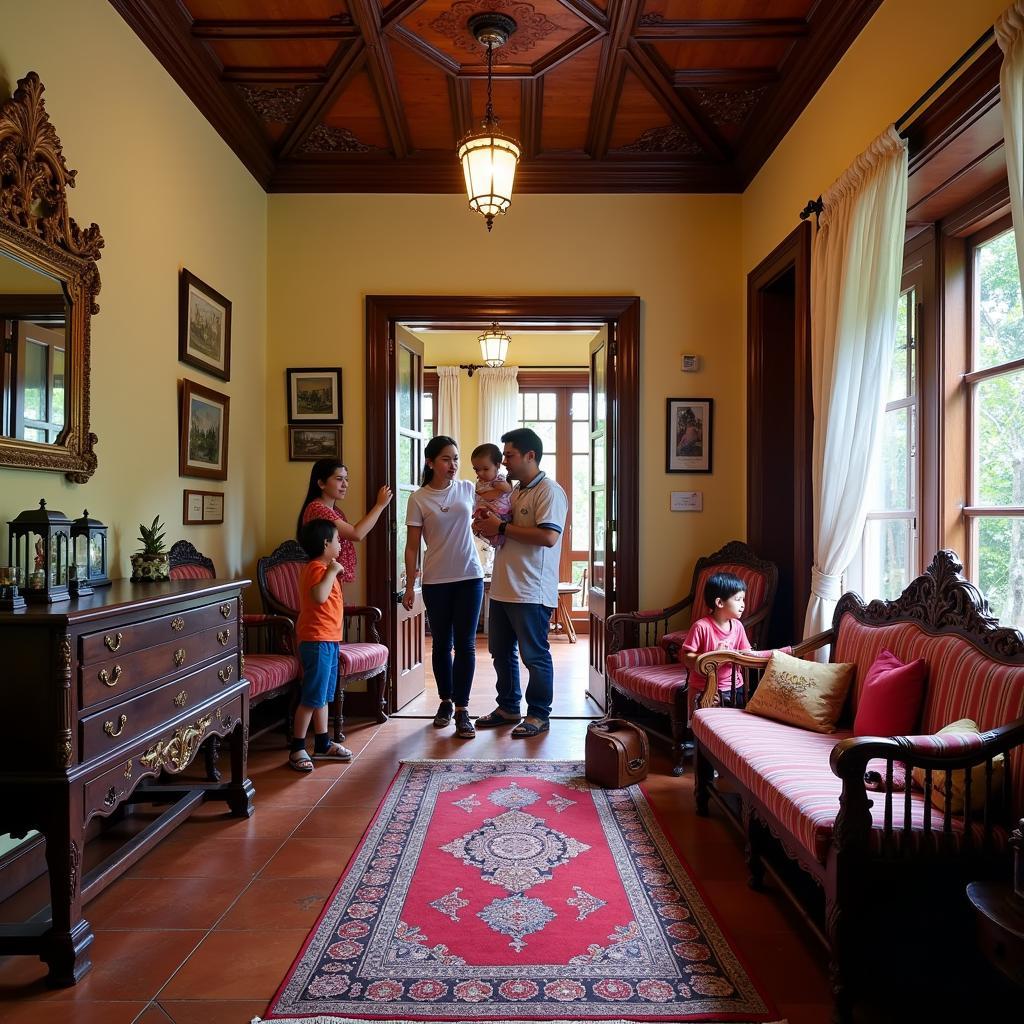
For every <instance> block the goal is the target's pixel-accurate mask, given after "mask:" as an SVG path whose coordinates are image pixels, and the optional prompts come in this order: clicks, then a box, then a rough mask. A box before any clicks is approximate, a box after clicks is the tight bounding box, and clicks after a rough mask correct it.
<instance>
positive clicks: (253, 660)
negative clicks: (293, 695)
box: [245, 654, 302, 700]
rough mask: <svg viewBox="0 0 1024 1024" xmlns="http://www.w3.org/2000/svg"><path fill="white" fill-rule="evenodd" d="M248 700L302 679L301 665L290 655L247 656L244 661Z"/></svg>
mask: <svg viewBox="0 0 1024 1024" xmlns="http://www.w3.org/2000/svg"><path fill="white" fill-rule="evenodd" d="M245 678H246V679H248V680H249V699H250V700H252V699H253V698H254V697H258V696H260V695H261V694H264V693H269V692H270V691H271V690H278V689H280V688H281V687H283V686H286V685H287V684H288V683H290V682H293V681H295V682H297V681H298V680H299V679H301V678H302V665H301V664H300V662H299V659H298V658H295V657H293V656H292V655H290V654H249V655H247V656H246V659H245Z"/></svg>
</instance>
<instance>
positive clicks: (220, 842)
mask: <svg viewBox="0 0 1024 1024" xmlns="http://www.w3.org/2000/svg"><path fill="white" fill-rule="evenodd" d="M280 845H281V840H280V839H261V838H238V839H236V838H230V837H222V836H211V837H210V838H209V839H206V840H204V841H203V842H202V843H195V842H190V841H188V840H182V839H179V838H177V836H172V837H171V838H170V839H167V840H165V841H164V842H162V843H160V845H159V846H157V847H156V848H155V849H154V850H153V851H152V852H150V853H148V854H146V856H145V857H143V858H142V860H140V861H139V862H138V864H136V865H135V866H134V867H132V868H130V869H129V871H128V872H127V875H128V877H129V878H251V877H252V876H253V875H255V874H256V873H257V872H258V871H259V870H260V868H262V867H263V865H264V864H266V863H267V861H268V860H270V858H271V857H272V856H273V854H274V852H275V851H276V850H277V849H278V847H280Z"/></svg>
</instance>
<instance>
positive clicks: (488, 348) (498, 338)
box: [478, 324, 512, 366]
mask: <svg viewBox="0 0 1024 1024" xmlns="http://www.w3.org/2000/svg"><path fill="white" fill-rule="evenodd" d="M478 340H479V342H480V355H481V356H482V357H483V361H484V362H485V363H486V364H487V365H488V366H504V365H505V357H506V356H507V355H508V346H509V343H510V342H511V341H512V339H511V338H510V337H509V336H508V335H507V334H506V333H505V332H504V331H503V330H502V329H501V328H500V327H499V326H498V325H497V324H494V325H492V327H491V328H490V330H487V331H484V333H483V334H481V335H480V337H479V339H478Z"/></svg>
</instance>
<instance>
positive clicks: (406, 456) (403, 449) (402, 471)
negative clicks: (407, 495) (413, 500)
mask: <svg viewBox="0 0 1024 1024" xmlns="http://www.w3.org/2000/svg"><path fill="white" fill-rule="evenodd" d="M413 447H414V446H413V443H412V438H411V437H409V436H408V434H402V435H401V436H400V437H399V438H398V465H397V466H396V470H397V474H398V482H399V483H400V484H411V483H415V482H416V478H417V476H418V469H419V467H418V466H417V465H416V463H415V462H414V460H413Z"/></svg>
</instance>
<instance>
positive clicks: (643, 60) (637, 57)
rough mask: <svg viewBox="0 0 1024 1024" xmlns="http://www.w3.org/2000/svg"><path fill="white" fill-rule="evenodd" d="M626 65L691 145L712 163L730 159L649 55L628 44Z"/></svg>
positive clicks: (710, 131)
mask: <svg viewBox="0 0 1024 1024" xmlns="http://www.w3.org/2000/svg"><path fill="white" fill-rule="evenodd" d="M626 63H627V66H628V67H629V68H630V70H631V71H632V72H633V74H635V75H636V76H637V78H639V79H640V81H641V82H642V83H643V84H644V85H645V86H646V87H647V90H648V92H650V94H651V95H652V96H653V97H654V98H655V99H656V100H657V101H658V102H659V103H660V104H661V106H662V107H663V108H664V110H665V112H666V113H667V114H668V115H669V117H671V118H672V120H673V121H675V122H676V123H677V124H679V125H682V127H683V128H685V129H686V130H687V131H688V132H689V133H690V135H691V136H693V139H694V141H695V142H696V143H697V144H698V145H699V146H700V147H701V149H703V150H704V151H705V152H706V153H707V154H708V155H709V156H711V157H713V158H714V159H715V160H718V161H724V160H728V159H729V158H730V153H729V149H728V146H726V144H725V142H724V141H723V139H722V138H721V137H720V136H719V135H718V133H717V132H716V131H715V130H714V129H713V128H712V127H711V126H710V125H709V124H708V123H707V122H706V121H705V120H704V118H703V117H702V116H701V114H699V113H698V112H697V110H696V109H695V108H694V107H693V106H691V105H690V102H689V100H688V99H686V98H684V97H683V96H681V95H680V94H679V93H678V92H676V90H675V87H674V85H673V84H672V81H671V79H670V78H669V76H668V75H667V74H666V73H665V70H664V69H663V68H662V67H660V66H659V65H658V64H657V63H656V62H655V60H654V59H653V58H652V56H651V54H650V53H648V52H647V50H646V49H645V48H644V47H643V46H641V45H640V44H639V43H637V42H636V41H635V40H632V39H631V40H630V41H629V45H628V48H627V51H626Z"/></svg>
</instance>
